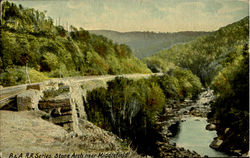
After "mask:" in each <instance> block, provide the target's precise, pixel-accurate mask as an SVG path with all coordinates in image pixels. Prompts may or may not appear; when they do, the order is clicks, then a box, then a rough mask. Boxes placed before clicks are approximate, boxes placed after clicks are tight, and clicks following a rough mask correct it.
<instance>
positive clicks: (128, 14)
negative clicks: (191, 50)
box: [10, 0, 249, 32]
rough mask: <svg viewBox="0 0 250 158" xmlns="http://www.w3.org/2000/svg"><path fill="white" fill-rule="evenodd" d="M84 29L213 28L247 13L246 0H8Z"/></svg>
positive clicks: (240, 17)
mask: <svg viewBox="0 0 250 158" xmlns="http://www.w3.org/2000/svg"><path fill="white" fill-rule="evenodd" d="M10 1H14V2H15V3H17V4H22V5H23V6H24V7H32V8H35V9H38V10H41V11H45V10H46V11H47V13H46V15H48V16H50V17H51V18H53V19H54V21H56V19H59V18H60V23H61V24H62V25H66V23H67V22H68V23H69V24H70V25H73V26H75V27H77V28H80V27H82V28H84V29H85V30H115V31H120V32H129V31H154V32H179V31H215V30H217V29H219V28H220V27H223V26H226V25H228V24H231V23H233V22H236V21H238V20H240V19H242V18H244V17H246V16H248V15H249V1H248V0H29V1H28V0H10Z"/></svg>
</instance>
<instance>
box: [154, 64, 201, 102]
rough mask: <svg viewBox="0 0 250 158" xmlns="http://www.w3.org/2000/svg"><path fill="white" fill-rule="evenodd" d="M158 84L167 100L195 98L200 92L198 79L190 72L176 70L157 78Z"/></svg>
mask: <svg viewBox="0 0 250 158" xmlns="http://www.w3.org/2000/svg"><path fill="white" fill-rule="evenodd" d="M158 82H159V84H160V86H161V88H162V89H163V92H164V94H165V96H166V97H167V98H175V99H184V98H192V99H194V98H196V97H197V96H198V94H199V92H200V91H201V87H202V85H201V83H200V79H199V78H198V77H197V76H195V75H193V73H192V72H191V71H190V70H183V69H181V68H176V69H172V70H170V71H169V72H168V73H167V74H165V75H163V76H160V77H158Z"/></svg>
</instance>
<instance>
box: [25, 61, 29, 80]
mask: <svg viewBox="0 0 250 158" xmlns="http://www.w3.org/2000/svg"><path fill="white" fill-rule="evenodd" d="M25 79H26V82H27V79H28V82H29V84H30V76H29V72H28V63H26V68H25Z"/></svg>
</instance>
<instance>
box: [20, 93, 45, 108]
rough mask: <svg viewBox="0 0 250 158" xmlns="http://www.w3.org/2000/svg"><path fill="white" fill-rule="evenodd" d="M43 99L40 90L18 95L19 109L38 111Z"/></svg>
mask: <svg viewBox="0 0 250 158" xmlns="http://www.w3.org/2000/svg"><path fill="white" fill-rule="evenodd" d="M40 98H41V93H40V92H39V91H38V90H34V89H30V90H26V91H25V92H23V93H21V94H19V95H17V109H18V111H24V110H38V102H39V99H40Z"/></svg>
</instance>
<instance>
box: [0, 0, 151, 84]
mask: <svg viewBox="0 0 250 158" xmlns="http://www.w3.org/2000/svg"><path fill="white" fill-rule="evenodd" d="M1 28H2V29H1V53H0V59H1V60H0V68H1V72H7V69H9V68H13V67H15V66H25V65H26V64H27V63H28V65H29V67H31V68H34V69H36V70H37V71H40V72H43V74H44V75H46V76H48V77H59V76H60V74H61V75H62V76H64V77H67V76H74V75H103V74H127V73H150V72H151V71H150V70H149V69H148V68H147V66H146V65H145V64H144V63H143V62H141V61H140V60H138V59H137V58H135V57H134V55H133V53H132V51H131V49H130V48H129V47H128V46H127V45H124V44H115V43H113V42H112V41H111V40H109V39H107V38H106V37H104V36H97V35H94V34H90V33H89V32H88V31H86V30H84V29H83V28H80V29H77V28H75V27H74V26H71V30H72V31H71V32H68V31H67V30H65V29H64V28H63V27H62V26H55V25H53V21H52V19H51V18H46V17H45V13H44V12H40V11H38V10H34V9H30V8H23V7H22V6H21V5H20V6H19V7H17V6H16V5H15V4H14V3H9V2H3V21H2V25H1ZM6 82H7V81H6ZM12 83H13V82H12Z"/></svg>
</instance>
